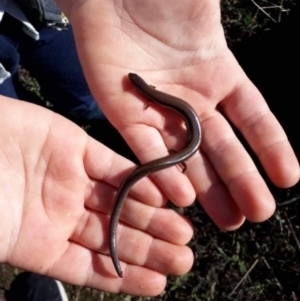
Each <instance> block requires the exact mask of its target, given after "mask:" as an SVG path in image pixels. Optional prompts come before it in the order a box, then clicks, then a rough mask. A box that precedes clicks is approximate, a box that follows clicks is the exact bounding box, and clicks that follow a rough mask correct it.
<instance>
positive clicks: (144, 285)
mask: <svg viewBox="0 0 300 301" xmlns="http://www.w3.org/2000/svg"><path fill="white" fill-rule="evenodd" d="M36 272H39V271H36ZM47 275H48V276H51V277H54V278H56V279H59V280H61V281H64V282H68V283H71V284H74V285H80V286H88V287H92V288H96V289H98V290H104V291H107V292H112V293H125V294H131V295H139V296H155V295H158V294H159V293H161V292H162V291H163V290H164V288H165V285H166V277H165V276H164V275H163V274H161V273H159V272H157V271H155V270H151V269H147V268H145V267H139V266H135V265H127V266H126V269H124V278H119V277H118V276H117V275H116V272H115V270H114V267H113V264H112V261H111V258H110V257H109V256H106V255H103V254H98V253H96V252H93V251H90V250H88V249H86V248H85V247H83V246H80V245H78V244H75V243H70V244H69V245H68V247H67V248H66V250H65V252H64V253H63V254H62V256H61V258H59V259H58V260H57V262H56V263H55V264H54V265H53V266H51V267H50V268H49V269H48V272H47Z"/></svg>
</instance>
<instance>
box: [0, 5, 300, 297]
mask: <svg viewBox="0 0 300 301" xmlns="http://www.w3.org/2000/svg"><path fill="white" fill-rule="evenodd" d="M294 5H295V1H287V0H286V1H284V0H272V1H271V2H269V1H254V0H247V1H246V0H239V1H237V0H224V1H223V2H222V10H223V21H222V22H223V25H224V27H225V33H226V36H227V40H228V43H229V45H230V47H234V46H235V45H236V44H238V43H240V42H241V41H245V40H247V39H249V38H250V37H252V36H253V35H256V34H257V33H259V32H261V31H267V30H269V29H270V28H271V27H272V26H273V25H274V24H276V23H280V22H281V21H282V19H285V18H286V16H287V14H288V13H289V11H290V10H293V8H294ZM21 76H23V77H24V78H23V81H24V83H25V85H26V86H29V88H30V89H32V90H33V91H38V86H36V85H37V83H36V82H35V81H32V80H31V79H30V78H29V79H28V76H26V72H25V73H22V72H21ZM39 96H41V95H39ZM272 191H273V193H274V196H275V197H276V203H277V210H276V212H275V214H274V215H273V217H272V218H270V219H269V220H268V221H266V222H264V223H260V224H252V223H250V222H245V224H244V225H243V226H242V227H241V228H240V229H238V230H236V231H233V232H223V231H220V230H219V229H218V228H217V227H216V226H215V225H214V224H213V223H212V222H211V220H210V219H209V217H208V216H207V214H206V213H205V211H204V210H203V209H202V208H201V206H200V205H199V204H197V203H195V204H194V205H193V206H191V207H189V208H185V209H181V212H183V213H184V215H186V216H188V217H189V218H190V219H191V221H192V222H193V225H194V229H195V235H194V238H193V240H192V241H191V243H190V246H191V248H192V249H193V251H194V254H195V263H194V266H193V268H192V270H191V271H190V272H189V273H188V274H186V275H184V276H181V277H173V276H170V277H169V278H168V284H167V287H166V290H165V291H164V292H163V293H162V294H161V295H160V296H157V297H155V298H140V297H132V296H127V295H120V294H118V295H117V294H108V293H106V292H101V291H100V292H99V291H96V290H92V289H89V288H84V287H75V286H71V285H66V288H67V292H68V295H69V298H70V300H71V301H78V300H87V301H93V300H95V301H96V300H97V301H100V300H105V301H113V300H124V301H131V300H132V301H133V300H134V301H148V300H157V301H163V300H178V301H180V300H184V301H186V300H195V301H200V300H201V301H212V300H239V301H243V300H245V301H255V300H266V301H273V300H274V301H275V300H276V301H277V300H278V301H279V300H281V301H296V300H300V242H299V240H300V218H299V211H300V187H299V186H296V187H294V188H292V189H288V190H280V189H275V188H274V187H272ZM14 272H15V273H16V270H14V269H12V268H9V267H8V266H7V265H2V266H0V277H1V278H0V279H2V281H1V282H0V283H1V285H2V288H7V287H8V285H9V283H10V279H12V278H13V275H14ZM4 277H5V278H4ZM0 300H1V297H0Z"/></svg>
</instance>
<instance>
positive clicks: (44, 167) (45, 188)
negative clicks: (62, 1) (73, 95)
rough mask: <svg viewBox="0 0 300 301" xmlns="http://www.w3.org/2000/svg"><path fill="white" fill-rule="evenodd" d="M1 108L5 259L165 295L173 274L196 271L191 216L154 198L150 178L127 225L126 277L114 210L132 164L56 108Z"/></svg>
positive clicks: (129, 206)
mask: <svg viewBox="0 0 300 301" xmlns="http://www.w3.org/2000/svg"><path fill="white" fill-rule="evenodd" d="M0 107H1V112H5V114H1V118H0V127H1V129H2V131H1V133H0V145H1V148H0V166H1V175H0V187H1V188H0V195H1V198H0V208H1V210H0V220H1V230H0V238H1V249H0V262H8V263H10V264H11V265H13V266H18V267H21V268H23V269H26V270H28V271H34V272H37V273H40V274H46V275H49V276H52V277H54V278H57V279H60V280H62V281H66V282H69V283H72V284H76V285H85V286H90V287H95V288H97V289H102V290H106V291H111V292H124V293H130V294H138V295H156V294H158V293H160V292H161V291H162V290H163V289H164V287H165V283H166V278H165V276H166V274H182V273H185V272H187V271H188V270H189V269H190V268H191V265H192V262H193V255H192V252H191V250H190V249H189V248H188V247H186V246H185V244H186V243H187V242H188V241H189V240H190V239H191V237H192V228H191V225H190V223H189V222H188V221H187V220H186V219H185V218H183V217H181V216H180V215H179V214H177V213H175V212H174V211H173V210H169V209H166V208H155V207H152V206H149V205H145V204H144V203H147V202H150V201H147V199H157V200H161V202H163V196H162V194H161V192H160V191H159V189H158V188H157V187H156V186H155V185H154V183H152V182H151V181H150V179H143V180H142V181H140V182H139V184H138V185H136V186H135V187H134V189H133V191H132V195H133V196H135V197H131V198H130V199H128V200H127V202H126V206H125V208H124V210H123V214H122V220H123V222H124V223H123V224H120V226H119V232H120V233H119V235H118V236H119V237H121V239H120V242H119V250H118V251H119V256H120V259H121V260H122V268H123V270H124V272H125V273H124V278H123V279H122V280H121V279H120V278H119V277H118V275H117V274H116V272H115V270H114V267H113V265H112V261H111V258H110V254H109V251H108V225H109V213H110V212H111V207H112V203H113V197H114V195H115V193H116V187H118V186H119V185H120V182H121V180H122V177H123V176H126V175H127V174H128V173H129V172H130V171H131V170H132V169H133V168H134V165H133V163H131V162H130V161H128V160H126V159H124V158H122V157H121V156H119V155H117V154H115V153H114V152H112V151H111V150H109V149H108V148H106V147H105V146H103V145H102V144H100V143H99V142H97V141H95V140H93V139H92V138H90V137H89V136H88V135H87V134H86V133H85V132H84V131H83V130H82V129H80V128H79V127H77V126H76V125H75V124H73V123H71V122H70V121H68V120H66V119H65V118H63V117H61V116H59V115H57V114H54V113H52V112H50V111H48V110H45V109H43V108H40V107H38V106H35V105H31V104H27V103H23V102H20V101H15V100H12V99H8V98H4V97H1V98H0ZM124 262H126V264H125V263H124Z"/></svg>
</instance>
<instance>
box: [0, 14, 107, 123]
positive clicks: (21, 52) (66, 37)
mask: <svg viewBox="0 0 300 301" xmlns="http://www.w3.org/2000/svg"><path fill="white" fill-rule="evenodd" d="M33 24H34V26H35V28H36V29H37V30H38V31H39V34H40V39H39V40H37V41H35V40H33V39H32V38H30V37H29V36H28V35H26V34H25V33H24V32H23V30H22V24H21V23H20V22H19V21H18V20H16V19H14V18H13V17H11V16H10V15H8V14H4V17H3V19H2V21H1V23H0V68H1V64H2V67H4V68H5V70H4V72H5V71H6V72H8V73H10V74H11V77H10V78H6V79H5V80H4V81H3V82H2V83H1V81H0V94H2V95H5V96H8V97H12V98H17V93H16V90H15V87H14V84H13V82H14V81H13V78H14V77H15V76H16V73H17V69H18V66H19V64H21V65H22V66H23V67H25V68H26V69H27V70H29V71H30V74H31V75H32V76H33V77H35V78H36V79H37V81H38V83H39V84H40V86H41V93H42V95H43V96H44V98H45V99H46V100H48V101H49V102H51V103H52V104H53V105H54V109H55V110H56V111H57V112H59V113H61V114H63V115H71V116H74V115H75V116H76V117H77V118H79V119H81V120H94V119H103V118H105V117H104V115H103V113H102V112H101V111H100V109H99V107H98V105H97V104H96V102H95V100H94V98H93V96H92V95H91V92H90V90H89V88H88V85H87V83H86V80H85V78H84V74H83V71H82V68H81V65H80V62H79V58H78V56H77V51H76V47H75V41H74V37H73V32H72V28H71V26H68V27H67V28H66V29H64V30H57V29H55V28H52V27H46V26H44V24H43V23H41V22H39V21H36V22H35V23H34V22H33ZM2 71H3V70H2Z"/></svg>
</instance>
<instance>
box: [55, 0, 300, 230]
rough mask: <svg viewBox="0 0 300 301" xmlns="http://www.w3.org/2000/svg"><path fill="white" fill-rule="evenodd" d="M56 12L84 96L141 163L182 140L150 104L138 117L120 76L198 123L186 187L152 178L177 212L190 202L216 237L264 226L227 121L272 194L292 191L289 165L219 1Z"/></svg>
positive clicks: (289, 155)
mask: <svg viewBox="0 0 300 301" xmlns="http://www.w3.org/2000/svg"><path fill="white" fill-rule="evenodd" d="M60 2H61V3H60V4H61V5H62V8H63V9H64V11H65V12H66V13H67V15H68V17H69V18H70V20H71V22H72V24H73V28H74V32H75V37H76V40H77V47H78V51H79V55H80V58H81V62H82V64H83V67H84V70H85V74H86V77H87V80H88V82H89V85H90V87H91V90H92V91H93V94H94V95H95V97H96V98H97V99H98V101H99V104H100V106H101V108H102V109H103V111H104V113H105V114H106V115H107V117H108V119H109V120H110V121H111V122H112V123H113V124H114V126H115V127H116V128H117V129H118V130H119V132H120V133H121V134H122V135H123V137H124V138H125V139H126V141H127V142H128V144H129V145H130V146H131V148H132V149H133V151H134V152H135V154H136V155H137V156H138V158H139V159H140V161H141V162H142V163H144V162H148V161H151V160H153V159H155V158H158V157H162V156H165V155H167V154H168V150H171V149H180V148H181V147H183V143H184V141H185V136H186V133H185V132H184V130H183V129H182V128H181V127H180V123H179V120H178V117H177V116H176V115H175V114H173V113H171V112H169V111H166V110H163V109H161V108H159V107H157V106H156V105H154V104H153V105H151V107H150V108H148V109H147V110H145V109H144V106H145V102H144V101H142V100H144V99H143V98H142V97H141V96H140V95H138V94H137V93H136V92H135V91H134V89H133V88H132V86H131V85H130V84H129V82H128V80H127V78H126V74H127V73H128V72H135V73H138V74H139V75H141V76H142V77H143V78H144V79H145V80H146V82H148V83H149V84H152V85H154V86H156V87H157V89H159V90H162V91H164V92H166V93H170V94H174V95H176V96H178V97H181V98H183V99H185V100H186V101H188V102H189V103H190V104H191V105H192V106H193V107H194V108H195V109H196V110H197V112H198V113H199V117H200V120H201V124H202V129H203V140H202V144H201V150H200V152H199V153H198V154H197V155H195V156H194V157H193V158H192V159H191V160H190V162H188V170H187V176H188V177H185V175H183V174H181V172H180V171H179V170H178V169H177V168H175V167H174V168H171V169H169V170H166V171H163V172H159V173H157V174H154V175H153V176H152V178H153V179H154V180H155V182H156V183H157V184H158V185H159V186H160V188H161V189H162V190H163V191H164V193H165V194H166V196H167V197H168V198H169V199H171V200H172V201H173V202H174V203H175V204H177V205H179V206H186V205H188V204H190V203H191V202H192V201H193V200H194V197H195V192H196V196H197V198H198V200H199V201H200V202H201V204H202V206H203V207H204V208H205V210H206V211H207V212H208V214H209V215H210V216H211V218H212V219H213V220H214V222H215V223H216V224H217V225H218V226H219V227H220V228H222V229H225V230H231V229H235V228H237V227H239V226H240V225H241V224H242V223H243V221H244V219H245V218H247V219H249V220H251V221H254V222H259V221H263V220H265V219H267V218H268V217H270V215H271V214H272V213H273V212H274V209H275V203H274V200H273V197H272V195H271V193H270V191H269V189H268V187H267V186H266V183H265V182H264V180H263V179H262V177H261V175H260V174H259V172H258V171H257V168H256V166H255V165H254V163H253V161H252V159H251V158H250V156H249V154H248V153H247V151H246V150H245V149H244V147H243V146H242V144H241V143H240V141H239V140H238V139H237V137H236V135H235V133H234V132H233V130H232V128H231V126H230V124H229V123H228V120H229V121H231V122H232V123H233V124H234V125H235V126H236V127H237V129H238V130H239V131H240V132H241V133H242V135H243V136H244V138H245V139H246V140H247V142H248V143H249V145H250V146H251V148H252V149H253V151H254V152H255V154H256V155H257V156H258V158H259V160H260V162H261V164H262V165H263V167H264V169H265V171H266V172H267V174H268V175H269V177H270V179H271V180H272V181H273V182H274V184H276V185H277V186H279V187H289V186H292V185H294V184H295V183H296V182H297V181H298V180H299V165H298V162H297V160H296V157H295V155H294V153H293V150H292V148H291V146H290V144H289V142H288V140H287V137H286V135H285V133H284V131H283V129H282V128H281V126H280V125H279V123H278V122H277V120H276V119H275V117H274V116H273V114H272V113H271V112H270V111H269V108H268V106H267V104H266V103H265V101H264V99H263V97H262V96H261V94H260V93H259V91H258V90H257V89H256V88H255V86H254V85H253V84H252V83H251V82H250V80H249V79H248V78H247V77H246V75H245V73H244V72H243V70H242V69H241V68H240V66H239V65H238V63H237V62H236V60H235V58H234V57H233V55H232V53H231V52H230V50H229V49H228V47H227V45H226V41H225V38H224V33H223V29H222V26H221V23H220V8H219V5H220V3H219V2H220V1H219V0H215V1H211V0H202V1H199V0H194V1H189V2H188V4H187V3H183V2H180V1H179V2H172V5H170V1H168V0H161V1H150V0H148V1H132V0H127V1H126V0H125V1H117V0H115V1H102V2H99V1H91V0H90V1H84V2H82V1H72V2H67V1H66V0H61V1H60ZM70 3H71V4H72V5H70ZM189 181H190V182H189ZM190 183H191V184H192V185H193V187H191V184H190ZM194 191H195V192H194ZM154 202H155V201H154V200H152V203H151V204H152V205H161V204H158V203H157V202H156V203H154Z"/></svg>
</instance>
